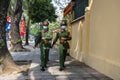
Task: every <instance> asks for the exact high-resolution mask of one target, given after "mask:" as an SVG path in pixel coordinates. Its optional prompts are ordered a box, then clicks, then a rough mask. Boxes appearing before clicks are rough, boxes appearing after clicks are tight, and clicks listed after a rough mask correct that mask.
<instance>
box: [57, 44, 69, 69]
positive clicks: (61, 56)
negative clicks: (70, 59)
mask: <svg viewBox="0 0 120 80" xmlns="http://www.w3.org/2000/svg"><path fill="white" fill-rule="evenodd" d="M58 46H59V64H60V68H61V69H63V68H64V63H65V59H66V54H67V49H65V47H64V46H63V44H59V45H58Z"/></svg>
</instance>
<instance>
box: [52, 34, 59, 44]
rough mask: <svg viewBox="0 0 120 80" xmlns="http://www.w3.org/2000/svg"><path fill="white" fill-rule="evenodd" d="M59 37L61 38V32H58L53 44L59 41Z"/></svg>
mask: <svg viewBox="0 0 120 80" xmlns="http://www.w3.org/2000/svg"><path fill="white" fill-rule="evenodd" d="M58 38H59V33H57V34H56V37H55V39H54V40H53V45H54V44H55V43H56V42H57V40H58Z"/></svg>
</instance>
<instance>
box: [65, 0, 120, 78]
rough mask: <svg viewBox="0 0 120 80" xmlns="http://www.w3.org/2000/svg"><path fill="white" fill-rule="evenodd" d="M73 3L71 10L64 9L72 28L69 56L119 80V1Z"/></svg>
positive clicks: (90, 0) (91, 0) (100, 0)
mask: <svg viewBox="0 0 120 80" xmlns="http://www.w3.org/2000/svg"><path fill="white" fill-rule="evenodd" d="M71 2H72V4H73V5H72V7H71V8H70V7H68V6H67V7H66V9H65V10H64V16H69V20H70V23H71V24H70V26H72V41H71V49H70V55H71V56H72V57H74V58H76V59H77V60H79V61H81V62H84V63H85V64H87V65H89V66H90V67H92V68H94V69H96V70H97V71H99V72H101V73H103V74H105V75H107V76H109V77H111V78H112V79H114V80H120V37H119V34H120V31H119V30H120V15H119V14H120V10H119V7H120V5H119V2H120V0H72V1H71ZM68 8H70V9H69V10H68Z"/></svg>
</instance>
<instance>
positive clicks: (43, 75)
mask: <svg viewBox="0 0 120 80" xmlns="http://www.w3.org/2000/svg"><path fill="white" fill-rule="evenodd" d="M26 48H29V49H30V50H31V52H15V53H13V52H11V54H12V56H13V58H14V60H32V63H31V65H30V68H29V71H28V75H26V76H24V75H22V74H21V73H18V74H11V75H9V76H0V80H112V79H110V78H109V77H107V76H105V75H103V74H101V73H99V72H97V71H96V70H94V69H92V68H90V67H89V66H87V65H85V64H84V63H81V62H79V61H76V60H75V59H73V58H71V57H70V56H67V60H66V62H65V65H66V68H65V70H64V71H59V63H58V61H59V60H58V57H59V54H58V51H57V50H56V49H51V50H50V61H49V63H48V65H47V66H48V68H46V71H45V72H41V71H40V54H39V53H40V49H39V48H36V49H33V48H32V46H26Z"/></svg>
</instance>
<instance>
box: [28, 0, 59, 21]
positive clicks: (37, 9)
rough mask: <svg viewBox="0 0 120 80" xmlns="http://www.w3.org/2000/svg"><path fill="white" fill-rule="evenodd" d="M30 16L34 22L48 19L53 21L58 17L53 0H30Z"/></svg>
mask: <svg viewBox="0 0 120 80" xmlns="http://www.w3.org/2000/svg"><path fill="white" fill-rule="evenodd" d="M29 16H30V19H31V20H32V23H35V22H43V21H44V20H46V19H48V20H49V21H50V22H52V21H55V20H56V18H57V16H56V15H55V8H54V7H53V4H52V3H51V0H30V7H29Z"/></svg>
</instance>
